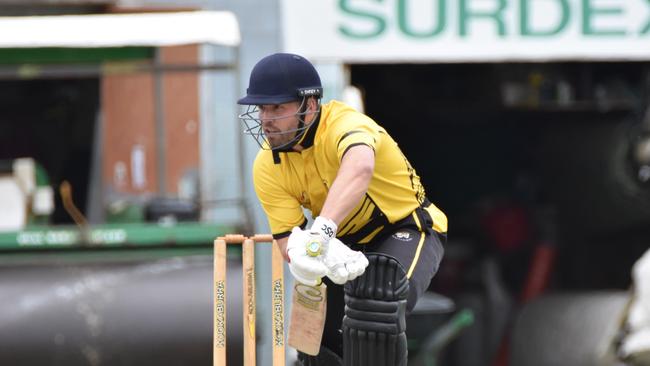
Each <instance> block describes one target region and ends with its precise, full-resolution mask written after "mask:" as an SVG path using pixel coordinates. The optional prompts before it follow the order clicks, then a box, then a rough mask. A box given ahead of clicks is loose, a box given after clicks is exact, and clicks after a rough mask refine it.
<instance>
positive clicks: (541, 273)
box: [492, 241, 556, 366]
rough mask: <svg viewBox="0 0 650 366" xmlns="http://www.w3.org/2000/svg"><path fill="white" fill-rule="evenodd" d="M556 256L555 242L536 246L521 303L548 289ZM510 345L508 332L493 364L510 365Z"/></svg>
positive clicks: (496, 365) (495, 365) (521, 294)
mask: <svg viewBox="0 0 650 366" xmlns="http://www.w3.org/2000/svg"><path fill="white" fill-rule="evenodd" d="M555 257H556V247H555V245H554V243H551V242H547V241H542V242H540V243H539V244H538V245H537V246H536V247H535V251H534V252H533V256H532V258H531V263H530V269H529V271H528V275H527V277H526V282H524V287H523V289H522V290H521V293H520V294H519V303H520V305H521V304H525V303H527V302H529V301H531V300H533V299H535V298H536V297H538V296H539V295H541V294H542V293H543V292H544V291H545V290H546V287H547V286H548V282H549V280H550V278H551V271H552V270H553V265H554V264H555ZM509 345H510V336H509V335H508V334H506V335H505V336H504V338H503V339H502V341H501V344H500V345H499V349H498V350H497V353H496V356H495V358H494V361H493V362H492V366H508V363H509V354H510V348H509Z"/></svg>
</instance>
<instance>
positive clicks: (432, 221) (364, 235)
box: [253, 101, 447, 244]
mask: <svg viewBox="0 0 650 366" xmlns="http://www.w3.org/2000/svg"><path fill="white" fill-rule="evenodd" d="M359 144H363V145H367V146H369V147H371V148H372V149H373V150H374V151H375V170H374V175H373V177H372V179H371V181H370V186H369V187H368V191H367V193H366V195H365V196H364V197H363V199H362V200H361V201H360V202H359V203H358V204H357V205H356V207H355V208H354V209H353V210H352V212H350V214H348V216H347V217H346V218H345V219H344V220H343V221H342V222H341V223H340V224H339V227H338V233H337V236H338V237H339V238H342V239H343V238H345V240H343V241H344V242H345V243H349V244H351V243H359V244H365V243H368V242H369V241H370V240H372V238H374V237H375V236H377V234H379V233H383V232H387V231H390V232H391V233H392V230H393V229H394V228H395V227H397V226H399V225H401V224H404V223H405V222H410V223H415V224H416V225H417V226H418V227H419V228H420V229H425V227H424V225H425V222H422V221H423V220H424V221H426V226H427V227H430V228H432V229H433V230H435V231H437V232H439V233H446V232H447V218H446V216H445V214H444V213H443V212H442V211H440V210H439V209H438V208H437V207H436V206H434V205H433V204H431V203H430V202H429V201H428V200H427V198H426V196H425V193H424V188H423V187H422V184H421V183H420V177H419V176H418V175H417V174H416V172H415V170H414V169H413V167H411V164H410V163H409V162H408V160H407V159H406V157H405V156H404V155H403V154H402V152H401V151H400V149H399V147H398V146H397V143H395V141H394V140H393V139H392V138H391V137H390V136H389V135H388V133H386V130H384V129H383V128H382V127H380V126H379V125H378V124H377V123H375V121H373V120H372V119H371V118H370V117H368V116H366V115H364V114H362V113H359V112H357V111H355V110H354V109H353V108H351V107H349V106H347V105H345V104H343V103H341V102H338V101H331V102H329V103H327V104H324V105H322V107H321V113H320V115H319V118H318V119H317V120H316V121H315V122H314V123H313V124H312V125H311V126H310V127H309V129H308V130H307V132H306V133H305V137H304V139H303V140H302V142H301V143H300V145H301V146H303V147H304V149H303V150H302V151H300V152H298V151H293V150H291V151H283V152H279V153H278V152H272V151H269V150H260V152H259V153H258V154H257V157H256V159H255V163H254V166H253V182H254V185H255V191H256V192H257V196H258V198H259V200H260V202H261V204H262V207H263V208H264V211H265V212H266V215H267V217H268V220H269V225H270V227H271V231H272V233H273V236H274V237H275V238H276V239H279V238H282V237H285V236H288V235H289V234H290V232H291V229H292V228H293V227H294V226H301V227H304V225H305V224H306V219H305V217H304V215H303V210H302V208H301V206H302V207H304V208H306V209H308V210H310V211H311V212H312V215H313V216H314V217H316V216H318V215H319V214H320V211H321V209H322V208H323V204H324V203H325V198H326V197H327V192H328V191H329V187H331V185H332V183H333V182H334V179H335V178H336V174H337V172H338V170H339V167H340V163H341V159H342V158H343V155H344V154H345V153H346V151H347V150H348V149H349V148H350V147H352V146H355V145H359ZM419 207H422V208H424V210H417V211H418V213H419V214H418V213H416V209H417V208H419ZM422 212H425V213H428V215H426V216H428V217H426V218H425V217H423V216H424V215H422Z"/></svg>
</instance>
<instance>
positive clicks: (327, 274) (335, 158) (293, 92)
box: [238, 53, 447, 366]
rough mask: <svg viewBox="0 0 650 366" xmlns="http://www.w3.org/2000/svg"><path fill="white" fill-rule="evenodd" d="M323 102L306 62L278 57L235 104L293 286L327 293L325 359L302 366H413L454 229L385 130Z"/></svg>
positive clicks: (255, 74)
mask: <svg viewBox="0 0 650 366" xmlns="http://www.w3.org/2000/svg"><path fill="white" fill-rule="evenodd" d="M322 95H323V88H322V85H321V80H320V77H319V75H318V73H317V71H316V69H315V68H314V66H313V65H312V64H311V63H310V62H309V61H308V60H306V59H305V58H304V57H302V56H299V55H295V54H288V53H276V54H272V55H269V56H267V57H264V58H263V59H261V60H260V61H259V62H258V63H257V64H256V65H255V67H254V68H253V70H252V72H251V75H250V80H249V85H248V89H247V92H246V96H244V97H243V98H241V99H239V101H238V104H240V105H245V106H247V109H246V111H245V113H243V114H241V115H240V116H239V117H240V119H241V120H242V121H243V122H244V123H245V124H246V133H247V134H250V135H252V136H253V137H254V138H255V139H256V141H257V142H258V143H259V145H260V147H261V149H260V151H259V153H258V154H257V157H256V158H255V163H254V167H253V182H254V185H255V191H256V193H257V196H258V198H259V200H260V203H261V205H262V207H263V209H264V211H265V213H266V215H267V217H268V221H269V225H270V228H271V232H272V233H273V237H274V238H275V239H276V240H277V243H278V245H279V246H280V250H281V252H282V253H283V255H284V258H285V260H286V261H287V262H288V263H289V268H290V270H291V273H292V274H293V276H294V277H295V279H296V280H297V281H299V282H301V283H304V284H307V285H316V284H318V283H319V282H320V281H321V279H322V280H323V281H324V283H325V284H327V286H328V291H327V317H326V321H325V329H324V332H323V336H322V342H321V348H320V353H318V355H316V356H311V355H307V354H304V353H299V359H300V360H301V362H302V363H303V365H324V364H327V365H332V364H339V365H346V366H352V365H354V366H366V365H367V366H370V365H373V366H381V365H387V366H388V365H406V362H407V344H406V334H405V330H406V329H405V328H406V325H405V324H406V321H405V319H406V316H407V315H408V314H409V312H410V311H411V310H412V309H413V307H414V306H415V303H416V302H417V301H418V298H419V297H420V296H421V295H422V293H423V292H424V291H425V290H426V289H427V287H428V286H429V283H430V281H431V279H432V278H433V276H434V275H435V274H436V271H437V270H438V267H439V264H440V261H441V259H442V256H443V251H444V250H443V243H444V242H445V241H446V233H447V218H446V216H445V214H444V213H443V212H442V211H441V210H439V209H438V208H437V207H436V206H435V205H434V204H433V203H431V202H430V201H429V200H428V199H427V197H426V194H425V192H424V188H423V186H422V184H421V182H420V178H419V176H418V175H417V173H416V171H415V169H414V168H413V167H412V166H411V164H410V163H409V161H408V160H407V159H406V157H405V156H404V155H403V154H402V152H401V151H400V149H399V147H398V145H397V143H396V142H395V141H394V140H393V139H392V138H391V136H390V135H389V134H388V132H387V131H386V130H385V129H384V128H382V127H381V126H380V125H378V124H377V123H376V122H375V121H373V120H372V119H371V118H370V117H368V116H366V115H364V114H362V113H360V112H357V111H356V110H354V109H353V108H352V107H350V106H348V105H346V104H344V103H341V102H339V101H330V102H328V103H326V104H321V98H322ZM404 123H414V122H413V121H404ZM305 209H306V210H309V211H310V212H311V216H312V217H313V222H312V224H311V225H310V226H309V227H307V225H308V222H309V221H308V219H307V218H306V217H305V212H306V211H305Z"/></svg>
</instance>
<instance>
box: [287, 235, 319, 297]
mask: <svg viewBox="0 0 650 366" xmlns="http://www.w3.org/2000/svg"><path fill="white" fill-rule="evenodd" d="M312 240H313V235H311V234H310V233H309V232H307V231H304V230H302V229H300V228H299V227H294V228H293V229H292V230H291V235H289V241H288V242H287V256H288V257H289V260H290V261H289V270H290V271H291V274H292V275H293V277H294V278H295V279H296V280H297V281H299V282H301V283H304V284H305V285H309V286H316V285H318V284H319V283H320V282H321V278H323V276H325V275H327V272H328V270H327V266H326V265H325V263H324V260H323V255H319V256H315V257H312V256H310V255H309V254H307V248H306V247H307V243H309V242H310V241H312Z"/></svg>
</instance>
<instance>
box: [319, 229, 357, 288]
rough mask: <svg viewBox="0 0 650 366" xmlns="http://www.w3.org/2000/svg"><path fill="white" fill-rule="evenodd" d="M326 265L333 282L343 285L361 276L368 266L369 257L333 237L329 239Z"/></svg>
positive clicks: (328, 275)
mask: <svg viewBox="0 0 650 366" xmlns="http://www.w3.org/2000/svg"><path fill="white" fill-rule="evenodd" d="M325 266H326V267H327V277H329V278H330V280H332V282H334V283H336V284H338V285H342V284H344V283H346V282H348V281H351V280H353V279H355V278H357V277H359V276H361V275H362V274H363V272H364V271H365V270H366V267H368V259H367V258H366V256H365V255H364V254H363V253H361V252H359V251H356V250H352V249H350V248H349V247H348V246H347V245H345V244H343V243H342V242H341V241H340V240H338V239H336V238H333V239H331V240H330V241H329V249H328V251H327V254H326V255H325Z"/></svg>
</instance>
